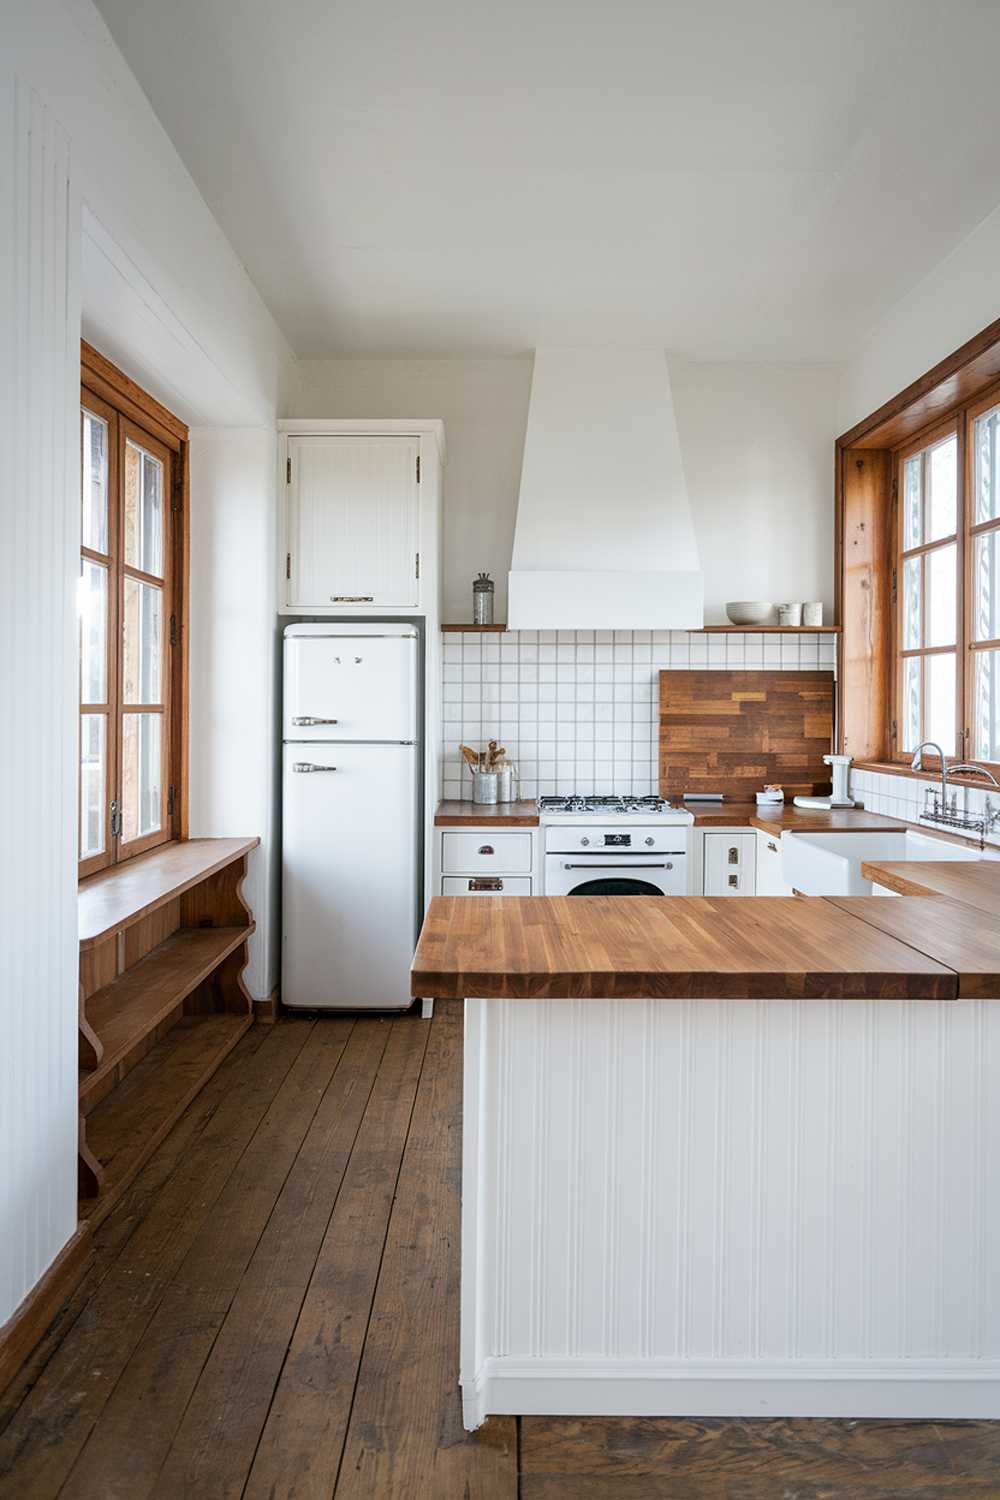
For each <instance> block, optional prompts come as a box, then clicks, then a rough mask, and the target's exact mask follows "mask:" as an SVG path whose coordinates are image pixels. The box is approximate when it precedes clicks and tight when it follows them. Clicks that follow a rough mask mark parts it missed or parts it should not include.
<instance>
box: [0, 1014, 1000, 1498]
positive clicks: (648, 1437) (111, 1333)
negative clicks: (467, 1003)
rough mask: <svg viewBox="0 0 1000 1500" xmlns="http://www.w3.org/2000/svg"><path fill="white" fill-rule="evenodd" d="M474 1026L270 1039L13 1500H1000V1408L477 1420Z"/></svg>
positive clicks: (134, 1225)
mask: <svg viewBox="0 0 1000 1500" xmlns="http://www.w3.org/2000/svg"><path fill="white" fill-rule="evenodd" d="M461 1025H462V1022H461V1007H460V1005H459V1004H457V1003H454V1002H448V1001H446V1002H441V1001H438V1004H437V1006H436V1010H435V1017H434V1020H433V1021H432V1022H431V1023H429V1024H428V1023H427V1022H424V1021H421V1020H419V1019H418V1018H417V1017H416V1016H415V1015H411V1016H406V1017H403V1018H400V1019H398V1020H392V1021H389V1020H380V1019H378V1018H376V1017H363V1018H359V1019H358V1020H357V1021H352V1020H350V1019H347V1018H337V1017H324V1018H323V1019H321V1020H319V1021H316V1022H313V1021H311V1020H308V1019H305V1018H296V1019H285V1020H283V1021H281V1022H279V1024H278V1025H276V1026H268V1027H263V1026H258V1027H254V1028H253V1029H252V1030H251V1031H250V1032H249V1033H248V1035H247V1036H246V1037H244V1038H243V1040H242V1041H241V1042H240V1043H239V1045H238V1047H237V1048H236V1050H235V1051H234V1052H233V1054H232V1055H231V1056H230V1057H229V1058H228V1059H227V1060H226V1062H225V1063H224V1064H223V1065H222V1067H221V1068H220V1069H219V1072H218V1073H217V1074H216V1075H215V1077H214V1078H213V1079H212V1080H211V1081H210V1082H209V1083H208V1084H207V1085H206V1087H205V1089H204V1090H203V1091H202V1092H201V1094H199V1096H198V1098H197V1099H196V1100H195V1102H194V1103H193V1104H192V1105H191V1107H190V1108H189V1109H188V1111H187V1112H186V1113H185V1115H184V1116H183V1117H182V1119H181V1120H180V1121H179V1122H178V1124H177V1125H176V1127H175V1128H174V1130H173V1131H172V1132H171V1134H170V1135H169V1136H168V1137H167V1139H166V1140H165V1141H164V1142H163V1144H162V1145H161V1146H160V1148H159V1150H158V1151H157V1152H156V1154H155V1155H154V1156H153V1157H152V1158H151V1160H150V1161H149V1162H148V1164H147V1165H146V1167H145V1168H144V1170H143V1171H142V1173H141V1174H140V1175H139V1176H138V1177H137V1179H136V1181H135V1182H134V1183H133V1184H132V1185H131V1187H130V1188H129V1189H128V1191H127V1193H126V1194H125V1195H124V1197H123V1198H122V1200H121V1202H120V1203H119V1204H118V1205H116V1207H115V1209H114V1210H113V1211H112V1213H110V1214H109V1215H108V1217H107V1219H106V1220H104V1221H103V1222H102V1223H101V1224H99V1225H98V1227H97V1230H96V1232H95V1235H94V1257H93V1264H92V1266H91V1268H90V1271H89V1273H88V1275H87V1277H86V1279H85V1281H84V1282H83V1283H82V1285H81V1287H80V1288H79V1289H78V1291H77V1293H76V1295H75V1296H74V1298H73V1299H72V1301H71V1302H70V1304H69V1306H68V1307H67V1308H66V1309H65V1310H64V1312H63V1314H62V1315H61V1317H60V1318H59V1319H58V1320H57V1322H56V1324H55V1325H54V1326H53V1328H52V1329H51V1330H50V1331H49V1333H48V1334H47V1335H46V1338H45V1339H44V1340H43V1341H42V1344H41V1345H40V1346H39V1348H38V1349H37V1350H36V1351H35V1353H34V1355H33V1356H32V1358H31V1359H30V1360H29V1361H28V1362H27V1364H26V1365H25V1367H24V1369H23V1370H22V1371H21V1373H20V1375H19V1376H18V1378H17V1379H16V1380H15V1381H14V1383H13V1385H12V1386H10V1387H9V1389H8V1390H7V1392H5V1393H4V1394H3V1398H2V1404H0V1497H2V1500H54V1497H56V1496H62V1497H65V1500H68V1497H70V1496H74V1497H98V1496H99V1497H100V1500H115V1497H125V1496H127V1497H128V1500H142V1497H147V1496H152V1497H154V1500H174V1497H177V1500H237V1497H245V1500H314V1497H319V1496H322V1497H324V1500H361V1497H364V1500H906V1497H909V1496H912V1497H913V1500H985V1497H987V1496H988V1497H991V1500H1000V1423H990V1422H885V1421H878V1422H874V1421H873V1422H833V1421H830V1422H827V1421H813V1422H805V1421H802V1422H793V1421H763V1420H753V1421H726V1420H722V1419H711V1420H700V1421H695V1420H679V1419H677V1420H675V1419H657V1418H631V1419H620V1420H616V1419H610V1418H598V1417H594V1418H568V1417H567V1418H542V1417H532V1418H525V1419H523V1420H522V1421H521V1422H520V1423H515V1421H514V1419H513V1418H494V1419H492V1420H491V1421H490V1422H488V1423H487V1424H486V1425H485V1426H484V1427H483V1428H482V1429H480V1431H479V1432H478V1433H477V1434H475V1435H470V1434H468V1433H466V1432H465V1431H464V1430H463V1428H462V1424H461V1408H460V1402H459V1395H458V1311H459V1302H458V1277H459V1259H458V1247H459V1187H460V1180H459V1179H460V1163H461Z"/></svg>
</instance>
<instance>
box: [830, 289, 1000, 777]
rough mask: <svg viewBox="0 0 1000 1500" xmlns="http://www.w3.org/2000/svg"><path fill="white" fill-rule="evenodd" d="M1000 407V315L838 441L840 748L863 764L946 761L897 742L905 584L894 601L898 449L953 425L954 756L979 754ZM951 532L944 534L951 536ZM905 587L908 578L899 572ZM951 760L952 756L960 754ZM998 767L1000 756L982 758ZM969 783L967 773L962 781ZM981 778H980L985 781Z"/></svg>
mask: <svg viewBox="0 0 1000 1500" xmlns="http://www.w3.org/2000/svg"><path fill="white" fill-rule="evenodd" d="M998 404H1000V319H997V320H996V321H995V322H993V323H991V324H990V325H989V326H988V327H986V328H984V329H983V330H982V331H981V332H980V333H978V334H976V335H975V337H973V338H971V339H969V340H968V342H967V343H965V344H963V345H962V346H961V347H960V348H959V349H956V350H955V351H954V353H952V354H949V355H948V356H947V357H946V358H944V359H942V360H940V361H939V362H938V364H936V365H935V366H934V367H933V368H932V369H930V370H928V371H927V372H926V374H924V375H922V376H920V378H919V379H918V380H915V381H914V382H913V383H912V384H911V385H909V386H907V387H906V389H905V390H903V391H900V392H899V394H898V395H896V396H894V397H892V399H891V400H889V401H887V402H885V403H884V405H882V406H881V407H879V408H878V409H877V410H876V411H874V412H872V413H871V414H870V415H869V416H867V417H865V418H864V419H863V420H862V421H860V422H858V423H856V424H855V426H854V427H852V428H850V429H849V430H848V431H847V432H845V433H843V434H842V435H841V436H840V437H839V438H838V439H837V441H836V445H835V469H834V482H835V504H836V512H835V537H836V559H835V580H836V621H837V626H838V630H839V634H838V671H837V745H838V749H839V750H840V751H841V753H844V754H847V755H850V756H851V757H852V759H853V760H854V762H855V764H857V765H860V766H868V767H870V768H872V769H880V768H881V769H885V770H891V771H895V772H897V773H899V774H924V775H925V774H927V772H928V771H930V772H932V773H933V772H935V771H936V770H938V769H939V767H938V765H937V757H936V756H934V757H931V756H928V757H927V758H926V760H925V762H924V765H925V769H924V771H922V772H921V773H912V772H911V771H910V769H909V760H910V759H911V755H910V754H909V753H908V752H904V751H901V750H899V749H898V746H897V745H896V744H895V742H894V738H893V720H898V718H899V713H898V708H897V705H898V703H899V693H898V667H897V661H898V653H897V650H896V647H897V642H898V640H899V639H900V631H899V610H900V609H901V588H897V591H896V598H894V597H893V589H892V576H893V569H894V568H896V569H897V570H898V566H899V557H898V554H899V551H900V537H899V531H898V529H897V528H898V526H899V525H900V524H901V521H900V515H899V506H898V504H897V496H896V494H895V493H894V490H898V487H899V486H898V475H899V463H898V458H899V455H900V454H901V453H903V452H905V451H909V452H912V451H914V449H916V448H920V447H923V446H925V445H926V444H927V443H928V442H929V441H933V438H934V435H935V433H938V432H941V431H942V430H945V429H946V428H947V426H948V424H949V423H950V424H953V425H954V427H955V428H956V429H957V434H958V443H959V454H958V464H959V470H958V484H959V502H960V506H961V526H960V529H959V532H958V546H959V549H960V557H959V559H958V566H959V568H960V574H959V580H958V583H959V588H958V594H959V598H960V599H961V600H962V603H961V605H960V619H959V622H958V627H957V631H956V642H957V651H958V657H959V661H958V668H957V674H956V719H957V720H958V723H957V725H956V728H957V730H958V734H957V735H956V754H957V756H961V758H962V759H972V758H975V754H976V746H975V743H974V741H973V740H972V720H973V713H972V708H973V703H974V690H975V689H974V671H975V660H976V654H977V652H978V651H980V650H983V649H990V648H991V646H992V643H991V642H987V641H982V642H976V641H973V640H972V634H973V632H972V608H973V602H972V601H973V589H972V587H971V580H972V570H973V567H974V562H975V557H974V545H973V543H972V540H971V539H972V538H974V537H975V536H976V535H977V534H979V533H981V532H983V531H989V530H991V529H998V530H1000V521H997V522H985V523H981V524H978V525H977V524H976V523H975V522H974V519H973V516H974V512H973V509H972V507H973V504H974V493H973V483H972V478H973V473H974V463H975V451H974V445H973V443H972V441H971V437H972V433H973V428H974V423H975V420H976V419H977V418H978V417H979V416H980V415H981V414H982V412H983V411H986V410H989V409H990V408H991V407H993V406H995V405H998ZM942 540H943V539H942ZM899 582H900V583H901V580H899ZM952 758H953V757H949V759H952ZM978 763H979V764H980V765H984V766H986V767H988V768H989V769H990V770H992V771H993V772H994V773H995V774H998V775H1000V762H996V761H987V760H980V761H979V762H978ZM959 779H961V778H959ZM970 784H971V785H978V786H982V782H981V781H971V782H970Z"/></svg>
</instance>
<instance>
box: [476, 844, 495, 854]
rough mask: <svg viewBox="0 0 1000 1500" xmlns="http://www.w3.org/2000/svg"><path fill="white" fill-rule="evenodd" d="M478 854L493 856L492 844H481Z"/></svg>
mask: <svg viewBox="0 0 1000 1500" xmlns="http://www.w3.org/2000/svg"><path fill="white" fill-rule="evenodd" d="M479 852H480V854H495V853H496V850H495V849H494V847H493V845H492V844H481V845H480V848H479Z"/></svg>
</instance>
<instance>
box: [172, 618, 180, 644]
mask: <svg viewBox="0 0 1000 1500" xmlns="http://www.w3.org/2000/svg"><path fill="white" fill-rule="evenodd" d="M177 641H178V634H177V616H176V615H171V616H170V644H171V646H176V645H177Z"/></svg>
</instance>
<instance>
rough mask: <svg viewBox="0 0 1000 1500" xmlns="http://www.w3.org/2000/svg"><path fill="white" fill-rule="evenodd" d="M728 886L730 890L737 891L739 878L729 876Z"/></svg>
mask: <svg viewBox="0 0 1000 1500" xmlns="http://www.w3.org/2000/svg"><path fill="white" fill-rule="evenodd" d="M729 885H730V889H731V890H734V891H738V890H739V888H740V877H739V876H738V875H730V877H729Z"/></svg>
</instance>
